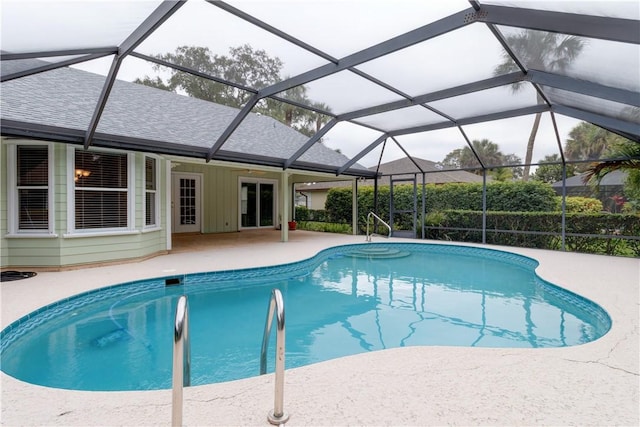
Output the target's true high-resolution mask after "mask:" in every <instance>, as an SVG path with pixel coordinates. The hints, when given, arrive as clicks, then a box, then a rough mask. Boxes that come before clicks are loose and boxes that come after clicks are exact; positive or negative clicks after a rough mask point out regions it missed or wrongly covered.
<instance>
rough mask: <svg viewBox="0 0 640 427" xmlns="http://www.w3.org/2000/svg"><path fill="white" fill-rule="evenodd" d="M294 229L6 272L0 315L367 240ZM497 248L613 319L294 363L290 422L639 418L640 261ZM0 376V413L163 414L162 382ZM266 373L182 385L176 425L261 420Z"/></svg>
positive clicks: (123, 419) (69, 416)
mask: <svg viewBox="0 0 640 427" xmlns="http://www.w3.org/2000/svg"><path fill="white" fill-rule="evenodd" d="M290 238H291V241H290V242H287V243H282V242H280V241H279V240H280V235H279V232H277V231H269V232H240V233H230V234H227V235H216V236H195V235H192V236H183V237H181V238H177V239H175V240H174V246H175V247H174V250H173V251H172V253H170V254H169V255H162V256H158V257H155V258H152V259H148V260H145V261H142V262H139V263H129V264H122V265H111V266H104V267H94V268H84V269H75V270H69V271H62V272H40V273H39V274H38V275H37V276H36V277H33V278H30V279H26V280H21V281H15V282H5V283H2V284H1V285H0V297H1V299H2V305H1V308H2V315H1V321H2V327H5V326H7V325H8V324H9V323H11V322H12V321H14V320H16V319H18V318H19V317H21V316H23V315H25V314H27V313H29V312H31V311H33V310H35V309H37V308H39V307H41V306H42V305H45V304H48V303H51V302H54V301H57V300H59V299H61V298H64V297H66V296H70V295H73V294H76V293H79V292H82V291H86V290H89V289H95V288H98V287H102V286H105V285H111V284H115V283H121V282H125V281H130V280H135V279H141V278H148V277H157V276H166V275H170V274H175V273H191V272H198V271H211V270H223V269H233V268H242V267H246V266H262V265H272V264H279V263H283V262H292V261H296V260H301V259H304V258H308V257H311V256H313V255H314V254H315V253H317V252H318V251H319V250H321V249H323V248H326V247H329V246H333V245H338V244H346V243H363V241H364V238H363V237H361V236H357V237H356V236H342V235H332V234H321V233H311V232H304V231H300V230H296V231H294V232H291V233H290ZM374 240H377V241H382V240H383V239H381V238H378V239H375V238H374ZM391 240H394V239H391ZM395 240H398V241H401V240H400V239H395ZM402 241H406V240H402ZM410 241H411V242H415V241H413V240H410ZM498 249H502V250H507V251H511V252H515V253H519V254H523V255H527V256H531V257H533V258H535V259H537V260H538V261H539V262H540V267H538V270H537V271H538V274H539V275H540V276H541V277H542V278H544V279H546V280H549V281H551V282H553V283H555V284H558V285H560V286H563V287H565V288H567V289H570V290H572V291H574V292H576V293H578V294H580V295H582V296H584V297H587V298H590V299H592V300H594V301H595V302H597V303H598V304H600V305H601V306H602V307H603V308H604V309H605V310H607V312H608V313H609V315H610V316H611V317H612V319H613V327H612V329H611V331H610V332H609V333H608V334H606V335H605V336H604V337H602V338H601V339H599V340H597V341H595V342H592V343H589V344H585V345H581V346H575V347H568V348H556V349H489V348H464V347H407V348H399V349H392V350H385V351H378V352H372V353H367V354H361V355H356V356H351V357H346V358H342V359H338V360H333V361H328V362H323V363H318V364H315V365H311V366H307V367H303V368H296V369H290V370H287V372H286V379H285V411H286V412H287V413H289V414H290V416H291V419H290V421H289V422H288V423H287V424H286V425H288V426H296V425H298V426H300V425H314V426H316V425H331V426H335V425H367V426H370V425H416V426H417V425H420V426H422V425H594V426H595V425H630V426H631V425H634V426H635V425H639V424H640V419H639V418H640V417H639V409H638V408H639V393H638V388H639V379H640V377H639V358H638V353H639V340H638V317H639V307H640V301H639V299H640V298H639V287H640V260H638V259H631V258H611V257H605V256H597V255H582V254H568V253H559V252H552V251H543V250H530V249H519V248H507V247H501V248H498ZM26 363H28V361H26ZM105 375H109V372H105ZM0 379H1V383H0V385H1V386H2V391H1V393H2V394H1V396H2V397H1V398H2V400H1V403H2V412H1V424H2V425H7V426H13V425H76V426H103V425H104V426H107V425H108V426H112V425H170V424H171V392H170V391H169V390H161V391H150V392H78V391H69V390H57V389H50V388H46V387H39V386H34V385H30V384H26V383H23V382H21V381H18V380H16V379H14V378H12V377H9V376H7V375H5V374H2V375H1V378H0ZM273 381H274V378H273V375H266V376H262V377H256V378H249V379H245V380H239V381H233V382H229V383H223V384H213V385H206V386H198V387H190V388H187V389H185V402H184V424H185V425H203V426H204V425H227V426H228V425H234V426H235V425H264V426H266V425H268V423H267V417H266V415H267V412H268V411H269V410H270V409H272V408H273V388H274V383H273Z"/></svg>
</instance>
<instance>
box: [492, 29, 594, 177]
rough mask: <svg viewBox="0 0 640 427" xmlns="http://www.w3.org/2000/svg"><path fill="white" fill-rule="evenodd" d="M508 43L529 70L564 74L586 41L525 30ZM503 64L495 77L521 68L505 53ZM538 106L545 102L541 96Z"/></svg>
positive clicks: (536, 121)
mask: <svg viewBox="0 0 640 427" xmlns="http://www.w3.org/2000/svg"><path fill="white" fill-rule="evenodd" d="M505 40H506V42H507V44H508V45H509V47H510V48H511V50H512V51H513V53H514V54H515V55H516V57H517V58H518V59H519V60H520V61H521V63H522V64H524V66H526V67H527V68H529V69H537V70H541V71H548V72H552V73H553V72H555V73H563V72H564V71H565V70H566V69H567V68H568V67H569V65H570V64H571V62H573V60H575V59H576V57H577V56H578V55H579V54H580V52H581V51H582V48H583V47H584V45H585V43H586V41H585V40H584V39H582V38H580V37H576V36H567V35H563V34H556V33H547V32H542V31H534V30H522V31H521V32H518V33H515V34H511V35H508V36H506V37H505ZM502 59H503V62H502V63H501V64H500V65H498V66H497V67H496V68H495V69H494V75H502V74H506V73H510V72H514V71H518V70H519V68H518V66H517V65H516V63H515V62H514V61H513V59H512V58H511V55H510V54H509V52H507V51H506V50H505V51H503V52H502ZM522 87H523V83H522V82H518V83H514V84H513V85H512V86H511V90H512V91H513V92H514V93H515V92H517V91H519V90H521V89H522ZM537 102H538V104H542V103H543V102H544V100H543V99H542V98H541V97H540V94H539V93H538V95H537ZM541 118H542V113H537V114H536V117H535V119H534V121H533V126H532V127H531V133H530V134H529V141H528V142H527V153H526V155H525V159H524V163H525V166H524V171H523V175H522V180H523V181H527V180H528V179H529V170H530V164H531V159H532V157H533V145H534V141H535V139H536V134H537V133H538V127H539V126H540V119H541Z"/></svg>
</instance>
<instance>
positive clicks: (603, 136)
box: [564, 122, 625, 172]
mask: <svg viewBox="0 0 640 427" xmlns="http://www.w3.org/2000/svg"><path fill="white" fill-rule="evenodd" d="M624 141H625V138H623V137H621V136H619V135H616V134H615V133H612V132H609V131H608V130H605V129H603V128H601V127H599V126H596V125H594V124H591V123H587V122H581V123H580V124H578V125H577V126H575V127H574V128H573V129H571V131H570V132H569V138H567V141H566V142H565V145H564V155H565V158H566V159H567V160H568V161H572V160H573V161H576V160H598V159H602V158H603V157H604V156H605V155H606V153H607V151H608V149H609V147H615V146H616V145H618V144H621V143H623V142H624ZM588 167H589V166H588V165H587V164H582V165H578V166H577V168H578V170H579V171H580V172H584V171H585V170H586V169H587V168H588Z"/></svg>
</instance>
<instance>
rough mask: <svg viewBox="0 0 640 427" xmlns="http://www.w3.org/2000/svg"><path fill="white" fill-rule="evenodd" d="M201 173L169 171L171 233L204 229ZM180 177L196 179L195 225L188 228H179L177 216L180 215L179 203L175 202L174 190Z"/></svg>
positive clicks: (193, 231)
mask: <svg viewBox="0 0 640 427" xmlns="http://www.w3.org/2000/svg"><path fill="white" fill-rule="evenodd" d="M202 177H203V174H201V173H194V172H173V171H172V172H171V231H172V233H202V232H203V230H204V224H203V221H202V218H203V203H202V197H203V189H202V182H203V179H202ZM180 178H189V179H195V180H196V218H197V223H196V224H195V225H196V227H193V229H189V230H184V229H183V230H180V225H179V224H178V217H179V216H180V212H179V205H178V203H176V196H177V194H176V192H177V190H178V188H177V186H176V183H177V182H178V180H179V179H180Z"/></svg>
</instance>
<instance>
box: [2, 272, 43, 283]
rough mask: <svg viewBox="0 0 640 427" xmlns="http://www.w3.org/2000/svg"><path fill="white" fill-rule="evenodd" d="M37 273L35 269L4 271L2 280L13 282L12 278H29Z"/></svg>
mask: <svg viewBox="0 0 640 427" xmlns="http://www.w3.org/2000/svg"><path fill="white" fill-rule="evenodd" d="M36 274H37V273H35V272H33V271H3V272H1V273H0V282H11V281H12V280H21V279H28V278H29V277H33V276H35V275H36Z"/></svg>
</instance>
